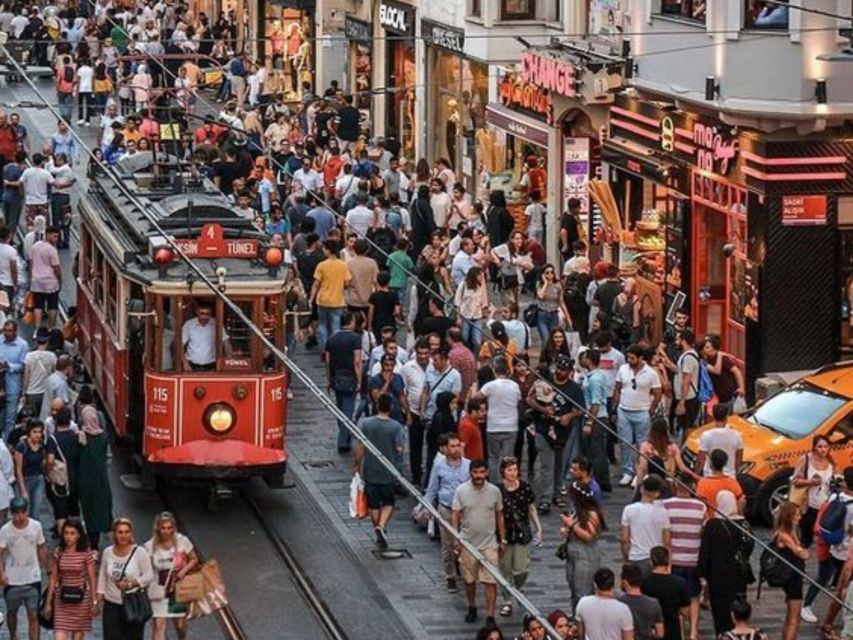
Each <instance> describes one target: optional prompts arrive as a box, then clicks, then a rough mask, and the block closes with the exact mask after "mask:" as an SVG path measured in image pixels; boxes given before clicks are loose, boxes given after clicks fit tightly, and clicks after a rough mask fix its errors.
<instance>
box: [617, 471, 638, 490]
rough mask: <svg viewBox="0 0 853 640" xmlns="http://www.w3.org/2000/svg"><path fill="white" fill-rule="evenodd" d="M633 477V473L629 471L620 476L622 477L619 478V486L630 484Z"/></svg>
mask: <svg viewBox="0 0 853 640" xmlns="http://www.w3.org/2000/svg"><path fill="white" fill-rule="evenodd" d="M633 479H634V475H633V474H631V473H626V474H624V475H623V476H622V479H621V480H619V486H620V487H627V486H628V485H630V484H631V481H632V480H633Z"/></svg>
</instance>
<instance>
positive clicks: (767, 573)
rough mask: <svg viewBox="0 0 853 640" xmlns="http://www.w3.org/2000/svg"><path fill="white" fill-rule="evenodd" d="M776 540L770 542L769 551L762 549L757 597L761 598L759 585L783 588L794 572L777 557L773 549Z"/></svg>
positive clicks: (759, 561) (777, 553)
mask: <svg viewBox="0 0 853 640" xmlns="http://www.w3.org/2000/svg"><path fill="white" fill-rule="evenodd" d="M775 544H776V538H773V540H772V541H771V542H770V545H769V546H770V548H772V549H773V551H776V553H773V552H772V551H771V550H770V549H764V551H762V552H761V557H760V558H759V560H758V566H759V569H758V597H759V598H760V597H761V583H762V582H766V583H767V584H768V585H770V586H771V587H784V586H785V585H786V584H788V582H789V581H790V580H791V576H792V575H793V574H794V570H793V569H791V567H790V566H788V563H786V562H785V561H784V560H782V558H780V557H779V552H778V550H776V549H775V548H774V546H775Z"/></svg>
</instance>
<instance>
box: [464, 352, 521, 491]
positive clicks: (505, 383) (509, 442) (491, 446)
mask: <svg viewBox="0 0 853 640" xmlns="http://www.w3.org/2000/svg"><path fill="white" fill-rule="evenodd" d="M491 368H492V372H494V375H495V379H494V380H491V381H489V382H487V383H486V384H484V385H483V386H482V388H481V389H480V390H479V392H478V393H477V394H475V397H476V395H479V396H482V397H484V398H486V404H487V413H486V449H487V451H488V455H489V468H490V469H492V470H493V471H492V474H493V480H495V481H496V480H497V478H498V477H499V469H500V466H501V461H502V460H504V459H505V458H507V457H509V456H512V454H513V452H514V451H515V440H516V438H517V432H518V407H519V404H520V402H521V389H520V387H519V386H518V383H517V382H516V381H515V380H513V379H512V378H510V377H509V373H510V371H509V363H508V362H507V359H506V358H505V357H502V356H498V357H496V358H494V359H493V360H492V365H491Z"/></svg>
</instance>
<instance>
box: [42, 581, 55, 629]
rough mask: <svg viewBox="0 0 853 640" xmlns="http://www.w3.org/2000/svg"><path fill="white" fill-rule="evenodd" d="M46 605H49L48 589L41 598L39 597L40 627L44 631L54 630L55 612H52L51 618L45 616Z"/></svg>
mask: <svg viewBox="0 0 853 640" xmlns="http://www.w3.org/2000/svg"><path fill="white" fill-rule="evenodd" d="M45 605H47V589H45V590H44V591H42V592H41V596H40V597H39V612H38V616H39V626H40V627H41V628H42V629H53V611H51V612H50V615H49V616H47V615H45V613H44V607H45Z"/></svg>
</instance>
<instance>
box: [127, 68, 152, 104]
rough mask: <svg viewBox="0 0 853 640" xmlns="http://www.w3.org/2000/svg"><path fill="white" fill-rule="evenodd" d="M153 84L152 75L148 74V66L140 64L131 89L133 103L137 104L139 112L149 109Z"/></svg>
mask: <svg viewBox="0 0 853 640" xmlns="http://www.w3.org/2000/svg"><path fill="white" fill-rule="evenodd" d="M153 84H154V83H153V81H152V79H151V74H150V73H148V66H147V65H144V64H140V65H139V66H138V67H137V68H136V73H135V74H134V75H133V78H132V79H131V81H130V88H131V89H132V90H133V101H134V102H135V103H136V110H137V111H141V110H142V109H145V108H147V107H148V105H149V104H150V101H151V87H152V86H153Z"/></svg>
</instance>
